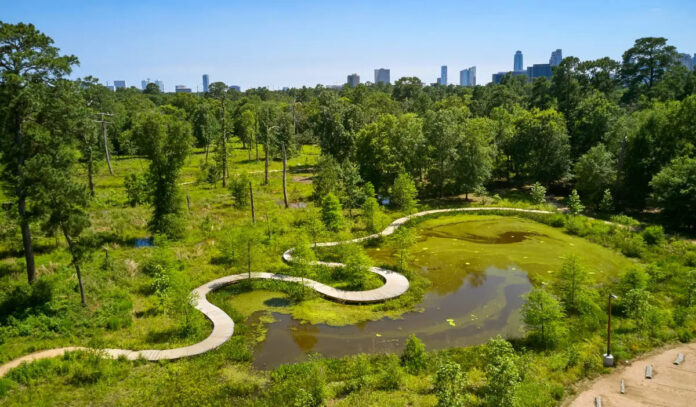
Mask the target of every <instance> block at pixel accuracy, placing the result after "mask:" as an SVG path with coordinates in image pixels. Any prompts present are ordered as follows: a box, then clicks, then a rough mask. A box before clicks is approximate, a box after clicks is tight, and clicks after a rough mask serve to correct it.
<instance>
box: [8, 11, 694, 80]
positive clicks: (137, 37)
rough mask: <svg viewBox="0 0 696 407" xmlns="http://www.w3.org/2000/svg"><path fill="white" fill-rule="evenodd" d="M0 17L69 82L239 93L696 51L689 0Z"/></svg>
mask: <svg viewBox="0 0 696 407" xmlns="http://www.w3.org/2000/svg"><path fill="white" fill-rule="evenodd" d="M0 20H2V21H5V22H11V23H16V22H20V21H22V22H31V23H33V24H35V25H36V26H37V27H38V28H39V29H40V30H41V31H43V32H45V33H47V34H48V35H50V36H51V37H52V38H53V39H54V40H55V42H56V45H57V46H58V47H60V48H61V49H62V50H63V52H66V53H72V54H75V55H77V56H78V57H79V59H80V63H81V64H80V67H79V68H77V69H76V70H75V75H74V76H86V75H94V76H96V77H98V78H99V79H100V80H101V81H102V82H106V81H109V82H110V83H112V82H113V81H114V80H115V79H125V80H126V81H127V83H128V85H129V86H130V85H135V86H139V85H140V80H142V79H145V78H148V77H149V78H152V79H161V80H163V81H164V84H165V88H166V90H168V91H171V90H173V88H174V85H177V84H184V85H188V86H190V87H192V88H193V89H194V90H195V89H196V87H197V86H199V87H200V86H201V85H200V84H201V74H203V73H208V74H209V75H210V78H211V81H218V80H222V81H224V82H225V83H227V84H228V85H240V86H242V88H249V87H255V86H267V87H269V88H271V89H279V88H282V87H283V86H302V85H308V86H314V85H316V84H318V83H321V84H324V85H336V84H342V83H344V82H345V80H346V75H348V74H350V73H353V72H355V73H358V74H359V75H360V77H361V80H362V81H363V82H364V81H368V80H369V81H372V80H373V70H374V69H375V68H379V67H385V68H390V69H391V78H392V81H394V80H395V79H397V78H400V77H402V76H418V77H419V78H421V79H422V80H423V81H425V82H428V83H430V82H434V81H435V79H436V78H437V76H439V71H440V65H447V66H448V67H449V81H450V83H452V82H455V83H458V80H459V70H461V69H464V68H467V67H469V66H472V65H475V66H476V67H477V71H478V75H477V76H478V82H479V83H486V82H489V81H490V78H491V74H492V73H494V72H498V71H502V70H510V69H512V63H513V54H514V53H515V51H516V50H518V49H519V50H522V51H523V53H524V64H525V66H526V65H531V64H532V63H546V62H548V59H549V56H550V54H551V51H553V50H555V49H556V48H562V49H563V55H564V56H568V55H574V56H577V57H579V58H581V59H594V58H598V57H603V56H610V57H612V58H615V59H620V57H621V54H622V53H623V51H624V50H626V49H627V48H629V47H630V46H631V45H632V44H633V41H634V40H635V39H636V38H638V37H643V36H664V37H667V38H668V39H669V40H670V43H671V44H672V45H675V46H676V47H677V48H678V50H679V51H681V52H688V53H690V54H693V53H695V52H696V1H694V0H690V1H686V0H682V1H658V0H653V1H643V0H633V1H626V0H603V1H595V0H589V1H575V0H556V1H536V0H527V1H506V0H498V1H496V0H492V1H463V0H460V1H437V2H433V1H430V2H428V1H408V0H402V1H391V0H382V1H361V0H358V1H343V2H339V1H303V0H295V1H262V0H256V1H247V2H241V1H208V0H199V1H189V2H185V1H178V0H170V1H149V0H138V1H133V0H120V1H111V0H103V1H96V0H95V1H60V0H53V1H45V0H12V1H10V0H0Z"/></svg>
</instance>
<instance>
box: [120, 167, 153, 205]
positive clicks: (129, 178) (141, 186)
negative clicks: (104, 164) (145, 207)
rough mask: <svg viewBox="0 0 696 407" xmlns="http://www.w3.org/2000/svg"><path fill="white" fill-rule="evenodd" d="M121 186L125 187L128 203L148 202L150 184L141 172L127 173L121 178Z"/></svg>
mask: <svg viewBox="0 0 696 407" xmlns="http://www.w3.org/2000/svg"><path fill="white" fill-rule="evenodd" d="M123 186H124V187H125V189H126V197H128V204H129V205H130V206H136V205H140V204H144V203H146V202H148V199H149V195H150V186H149V185H148V183H147V179H146V178H145V176H144V175H141V174H129V175H126V178H125V179H124V180H123Z"/></svg>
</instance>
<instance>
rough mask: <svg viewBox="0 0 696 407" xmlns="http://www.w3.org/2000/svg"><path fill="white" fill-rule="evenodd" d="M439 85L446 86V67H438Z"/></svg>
mask: <svg viewBox="0 0 696 407" xmlns="http://www.w3.org/2000/svg"><path fill="white" fill-rule="evenodd" d="M439 83H440V85H443V86H447V65H442V66H441V67H440V82H439Z"/></svg>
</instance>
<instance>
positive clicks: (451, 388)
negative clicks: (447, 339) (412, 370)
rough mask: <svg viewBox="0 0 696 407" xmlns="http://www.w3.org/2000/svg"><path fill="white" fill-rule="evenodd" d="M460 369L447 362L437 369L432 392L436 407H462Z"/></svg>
mask: <svg viewBox="0 0 696 407" xmlns="http://www.w3.org/2000/svg"><path fill="white" fill-rule="evenodd" d="M463 383H464V380H463V375H462V367H461V366H460V365H459V364H458V363H455V362H447V363H445V364H443V365H442V366H440V368H438V369H437V373H436V374H435V386H434V389H433V392H434V393H435V396H436V397H437V406H438V407H457V406H463V405H464V394H463V393H464V390H463Z"/></svg>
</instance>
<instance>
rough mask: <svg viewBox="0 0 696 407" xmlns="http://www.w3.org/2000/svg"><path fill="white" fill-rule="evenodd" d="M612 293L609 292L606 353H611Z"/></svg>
mask: <svg viewBox="0 0 696 407" xmlns="http://www.w3.org/2000/svg"><path fill="white" fill-rule="evenodd" d="M613 297H614V295H613V294H609V320H608V321H607V355H611V299H612V298H613Z"/></svg>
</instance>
